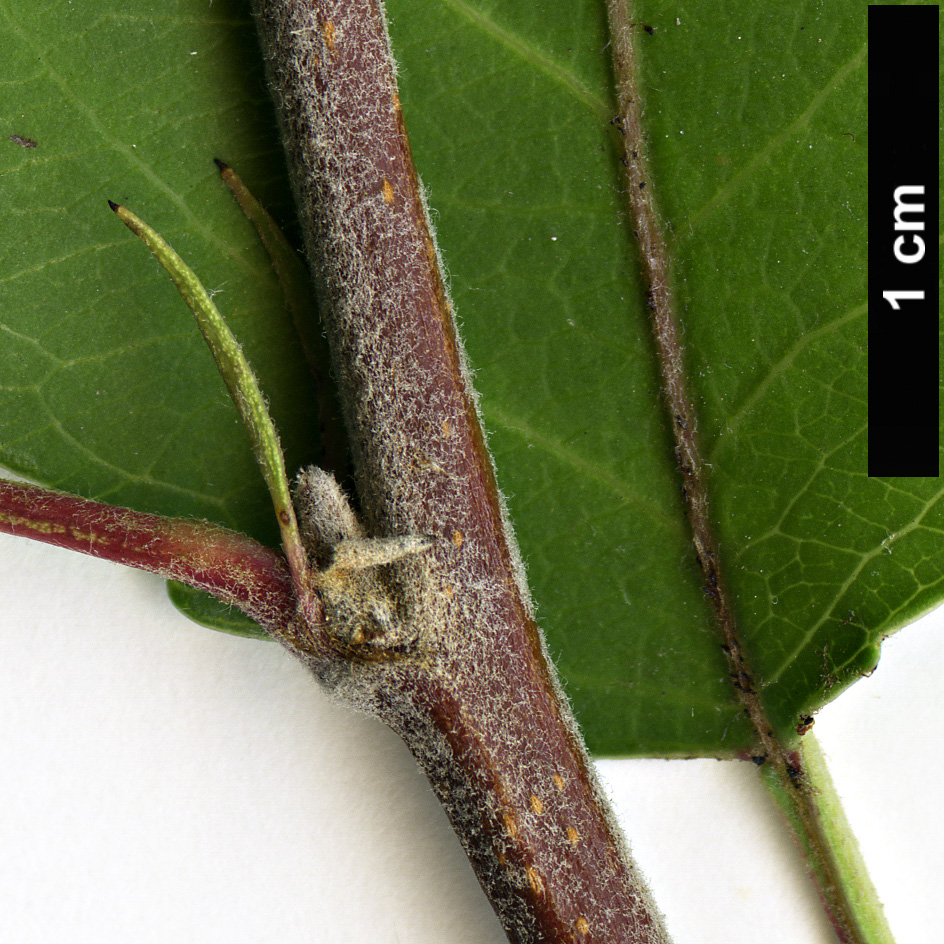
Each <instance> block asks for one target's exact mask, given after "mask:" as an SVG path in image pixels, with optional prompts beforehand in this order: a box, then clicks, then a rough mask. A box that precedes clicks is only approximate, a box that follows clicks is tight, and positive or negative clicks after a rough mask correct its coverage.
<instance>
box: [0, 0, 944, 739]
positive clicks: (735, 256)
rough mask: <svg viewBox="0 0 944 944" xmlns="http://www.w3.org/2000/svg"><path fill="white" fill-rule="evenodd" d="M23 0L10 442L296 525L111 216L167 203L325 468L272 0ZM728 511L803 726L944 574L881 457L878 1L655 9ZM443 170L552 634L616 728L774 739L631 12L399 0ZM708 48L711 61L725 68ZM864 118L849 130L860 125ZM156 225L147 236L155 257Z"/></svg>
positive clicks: (776, 699) (282, 411)
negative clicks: (677, 432) (639, 192)
mask: <svg viewBox="0 0 944 944" xmlns="http://www.w3.org/2000/svg"><path fill="white" fill-rule="evenodd" d="M127 6H128V5H127V4H119V3H115V2H102V3H98V4H96V5H95V9H94V11H89V10H87V9H85V8H84V7H82V8H80V9H76V10H73V9H72V7H71V5H70V6H68V7H66V6H65V5H63V4H61V3H51V2H49V3H36V2H32V3H29V4H27V3H26V2H25V0H15V2H10V3H8V4H7V5H6V6H5V7H4V8H2V10H0V30H2V32H3V39H2V42H3V47H4V48H5V49H7V50H10V52H9V54H8V65H7V70H6V71H7V84H6V86H5V87H4V88H5V91H4V93H3V95H2V97H0V114H2V116H3V124H4V127H9V129H10V133H16V134H19V135H21V136H23V137H29V138H32V139H34V140H36V141H37V142H38V147H36V148H34V149H24V148H22V147H20V146H18V145H17V144H15V143H14V142H11V141H2V142H0V144H4V145H5V146H3V147H0V174H3V180H4V185H5V196H6V204H7V206H9V207H12V208H14V209H13V212H12V214H8V217H7V222H6V224H5V225H4V227H3V232H2V235H0V239H2V247H3V248H2V251H0V293H2V297H0V343H2V345H3V357H2V360H0V443H2V461H4V462H5V463H6V464H7V465H8V466H10V467H11V468H14V469H16V470H18V471H21V472H24V473H26V474H29V475H31V476H33V477H37V478H42V479H43V480H44V481H49V482H51V483H52V484H55V485H56V486H58V487H60V488H68V489H70V490H73V491H78V492H80V493H82V494H87V495H94V496H95V497H99V498H103V499H106V500H109V501H112V502H116V503H123V504H129V505H133V506H135V507H140V508H144V509H147V510H151V511H160V512H164V513H169V514H178V515H179V514H193V515H199V516H202V517H208V518H210V519H212V520H216V521H220V522H221V523H223V524H226V525H228V526H230V527H240V528H243V529H244V530H247V531H249V532H250V533H252V534H253V535H254V536H257V537H260V538H262V539H265V540H268V541H269V542H271V543H274V542H275V541H276V535H275V527H274V524H270V523H269V521H268V519H269V518H270V517H271V516H270V515H269V514H268V512H267V509H266V504H267V498H266V493H265V487H264V484H263V483H262V479H261V477H260V476H259V475H258V472H257V471H256V470H255V468H254V465H253V463H252V458H251V453H250V450H249V446H248V442H247V440H246V438H245V436H244V434H243V433H242V431H241V429H240V427H239V425H238V420H237V418H236V416H235V410H233V408H232V407H231V406H230V405H229V403H228V401H227V400H226V396H225V392H224V390H223V388H222V384H221V383H220V381H219V378H218V376H217V375H216V372H215V368H214V366H213V364H212V361H211V359H210V358H209V355H208V354H206V352H205V351H204V350H203V349H202V347H201V341H200V339H199V338H198V337H195V332H194V331H193V330H192V328H191V325H190V323H189V318H188V316H187V314H186V312H184V311H183V310H182V309H183V306H182V305H181V304H180V302H179V300H178V299H177V298H176V295H175V293H174V291H173V288H172V287H171V286H170V285H169V283H166V282H165V280H164V279H163V278H162V277H161V275H160V273H159V272H157V271H155V267H153V265H152V264H151V262H150V260H149V259H147V258H141V257H142V256H144V255H146V254H143V253H141V252H140V247H137V246H135V245H133V242H132V241H130V240H127V239H126V238H122V237H124V234H123V233H121V232H118V233H116V232H115V227H114V221H113V220H112V219H111V214H110V213H109V212H108V210H107V207H106V205H105V202H104V201H105V199H106V198H111V199H114V200H121V201H122V202H127V203H129V204H130V205H132V206H134V208H135V209H136V210H137V211H138V212H140V213H141V214H142V215H146V216H147V218H148V219H149V221H150V222H151V223H152V225H154V226H155V227H156V228H158V229H159V230H160V231H161V232H162V233H163V234H164V235H165V236H166V237H167V239H168V240H169V241H170V242H172V243H173V244H174V245H175V246H176V248H177V249H178V250H179V251H180V252H181V253H182V254H183V255H185V256H186V258H187V260H188V262H189V263H190V264H191V265H192V266H193V268H194V269H195V270H196V271H197V272H198V274H199V275H200V277H201V279H202V280H203V281H204V282H205V283H206V284H207V285H209V286H211V287H214V286H215V287H220V288H223V290H224V291H223V294H221V295H220V296H219V297H218V299H217V301H218V303H219V306H220V308H221V310H222V311H223V313H224V315H225V317H226V318H227V320H228V321H229V323H230V325H231V326H232V328H233V330H234V333H235V334H236V336H237V337H238V338H239V340H240V342H241V343H242V344H243V347H244V349H245V350H246V353H247V355H248V357H249V359H250V361H251V362H252V364H253V366H254V368H255V369H256V372H257V374H258V375H259V378H260V383H261V385H262V388H263V390H264V391H265V393H266V395H267V397H268V398H269V401H270V405H271V407H272V412H273V415H274V417H275V420H276V424H277V426H278V427H279V431H280V435H281V438H282V441H283V444H284V445H285V446H286V448H287V452H288V466H289V468H290V469H292V468H297V467H299V466H300V465H302V464H303V463H306V462H310V461H312V460H313V459H314V458H315V457H316V447H315V446H314V445H313V441H314V438H315V436H314V431H315V430H316V429H317V418H316V416H315V411H314V407H313V406H311V404H313V402H314V393H313V389H312V387H311V385H310V384H309V382H308V380H307V377H306V373H305V368H304V366H303V364H302V361H301V357H300V355H299V354H298V353H297V351H296V348H295V346H294V345H293V342H292V340H291V329H290V325H289V321H288V318H287V316H286V315H285V314H284V313H283V312H282V305H281V302H280V299H279V293H278V289H277V287H276V284H275V281H274V278H273V277H272V275H271V273H270V271H269V266H268V263H267V262H266V261H265V258H264V254H263V252H262V250H261V248H260V247H259V246H258V245H257V243H256V239H255V236H254V234H253V233H252V231H251V229H250V227H249V226H248V224H247V223H246V222H245V221H244V220H243V219H241V217H240V214H239V211H238V209H237V208H236V207H235V205H234V204H233V202H232V200H231V199H230V197H229V195H228V193H226V192H225V190H224V188H223V186H222V184H220V183H219V182H218V179H217V175H216V172H215V169H214V168H213V165H212V163H211V158H212V157H215V156H219V157H222V158H224V159H226V161H227V162H228V163H230V164H231V165H232V166H233V167H234V168H236V170H238V172H239V173H240V175H241V176H242V177H243V179H244V180H245V181H246V183H247V184H248V185H249V186H250V187H251V188H252V189H253V190H254V192H256V194H257V196H260V197H261V198H262V200H263V202H264V203H265V204H267V205H268V206H269V207H270V209H274V210H275V212H276V215H277V216H280V217H281V218H282V220H283V221H284V220H285V219H286V218H288V217H289V209H288V198H287V192H286V187H285V183H284V172H283V168H282V158H281V156H280V154H279V145H278V137H277V133H276V131H275V129H274V125H273V121H272V117H271V112H270V108H269V105H268V103H267V101H266V97H265V94H264V91H263V88H262V84H261V64H260V62H259V56H258V52H257V51H256V49H255V40H254V37H253V35H252V28H251V23H250V22H249V19H248V17H247V15H246V11H245V8H244V6H243V5H242V4H240V3H236V2H230V3H219V2H217V3H214V4H213V5H212V6H210V7H208V6H207V5H206V4H205V3H203V2H200V3H197V2H196V0H179V2H177V3H176V4H165V5H163V6H162V7H161V12H160V15H158V16H152V15H150V14H147V15H145V14H143V13H141V14H136V13H130V14H129V12H128V10H127ZM636 7H637V19H638V20H639V21H640V22H643V23H646V24H647V25H651V26H653V28H654V32H653V34H652V35H649V34H648V33H647V32H641V33H640V35H639V37H638V40H639V44H640V49H641V58H642V61H643V64H644V68H645V76H644V80H643V86H644V88H645V94H646V111H645V116H646V122H647V127H648V133H649V141H650V148H651V151H652V171H653V175H654V180H653V181H652V185H653V187H654V188H655V191H656V196H657V200H658V202H659V205H660V207H661V211H662V213H663V215H664V217H665V220H666V223H667V226H668V227H669V231H670V234H671V239H672V250H673V253H674V255H675V259H676V274H675V287H676V291H677V294H678V297H679V300H680V302H681V306H680V307H681V309H682V312H683V322H684V329H685V340H686V344H687V349H688V360H689V374H690V377H691V382H692V387H693V392H694V394H695V396H696V399H697V404H696V405H697V409H698V412H699V415H700V433H701V436H702V442H703V446H704V451H705V453H706V455H707V456H708V459H709V461H710V463H711V468H712V478H711V490H712V496H713V505H712V513H713V516H714V518H715V520H716V521H717V527H718V531H719V535H720V537H721V540H722V545H723V555H724V556H723V562H722V563H723V566H724V572H725V575H726V579H727V581H728V583H729V585H730V586H731V589H732V590H733V591H734V594H735V597H736V604H737V616H738V618H739V620H740V622H741V625H742V627H743V632H744V636H745V638H746V640H747V642H748V644H749V646H750V649H751V654H752V656H753V658H754V661H755V663H756V665H757V668H758V670H759V672H758V674H759V676H760V677H761V678H762V679H764V680H766V683H767V685H766V688H765V692H764V696H765V700H766V702H767V705H768V708H769V711H770V712H771V715H772V716H773V718H774V721H775V723H776V724H777V725H778V727H780V728H781V729H782V730H783V731H786V732H790V731H792V730H793V728H794V726H795V725H796V723H797V721H798V719H799V717H800V716H801V715H803V714H806V713H808V712H809V711H811V710H813V709H815V707H817V706H818V705H819V704H822V703H823V702H824V701H825V700H827V699H828V698H830V697H832V696H833V695H835V694H836V692H837V691H838V690H839V689H841V687H842V686H843V685H845V684H848V683H849V682H850V681H854V680H855V679H856V678H857V677H859V675H860V674H863V673H865V672H868V671H870V670H871V668H872V667H873V666H874V664H875V661H876V659H877V656H878V648H877V647H878V643H879V641H880V639H881V638H882V636H883V635H885V634H887V633H889V632H892V631H893V630H894V629H896V628H898V627H899V626H901V625H903V624H904V623H905V622H907V621H908V620H910V619H912V618H913V617H914V616H916V615H917V614H919V613H920V612H923V611H924V610H926V609H928V608H929V607H931V606H932V605H933V604H934V603H936V602H938V601H939V600H940V598H941V595H942V587H944V585H942V579H944V573H942V570H944V563H942V559H941V555H938V554H935V553H934V552H935V550H936V545H937V543H938V541H937V535H938V532H939V529H940V526H941V523H940V520H939V519H940V516H941V511H940V504H939V502H937V497H938V493H939V489H938V484H937V481H936V480H926V479H908V480H870V479H868V478H867V476H866V465H865V422H866V413H865V391H866V374H865V371H866V360H865V356H864V351H865V344H866V310H865V251H866V219H865V200H866V193H865V181H866V147H867V140H868V134H867V126H866V113H865V75H866V73H865V69H866V59H865V52H864V43H865V18H864V16H863V15H862V5H861V4H853V3H852V2H850V0H843V2H840V3H837V4H832V5H830V7H829V9H828V15H827V13H826V12H824V11H823V10H821V8H819V7H815V8H814V7H810V8H809V9H807V8H806V7H801V8H799V9H795V8H791V9H790V11H788V12H786V13H785V11H783V10H780V9H777V10H773V9H770V8H768V7H766V6H763V5H757V4H751V3H748V2H744V0H731V2H728V3H726V4H704V3H699V4H691V5H690V6H685V5H684V4H683V5H679V6H677V7H676V8H674V9H673V10H672V11H671V13H670V14H666V12H665V11H664V9H663V8H662V7H660V6H658V5H654V4H649V3H641V4H637V5H636ZM388 9H389V13H390V17H391V30H392V34H393V41H394V46H395V49H396V50H397V54H398V57H399V59H400V64H401V70H400V78H401V87H402V98H403V101H404V109H405V116H406V121H407V126H408V129H409V131H410V135H411V140H412V144H413V149H414V154H415V157H416V160H417V164H418V167H419V170H420V173H421V175H422V177H423V180H424V182H425V184H426V185H427V186H428V188H429V191H430V202H431V205H432V206H433V207H434V214H435V218H436V223H437V226H438V236H439V243H440V246H441V248H442V250H443V252H444V255H445V258H446V263H447V266H448V268H449V270H450V276H451V283H452V293H453V297H454V299H455V302H456V307H457V310H458V314H459V318H460V322H461V326H462V331H463V335H464V337H465V340H466V344H467V346H468V349H469V353H470V356H471V361H472V363H473V365H474V366H475V368H476V371H477V374H476V383H477V386H478V389H479V391H480V394H481V403H482V409H483V413H484V416H485V420H486V424H487V426H488V428H489V432H490V443H491V446H492V449H493V452H494V454H495V457H496V462H497V466H498V475H499V480H500V482H501V484H502V486H503V488H504V490H505V492H506V494H507V496H508V498H509V505H510V508H511V512H512V516H513V518H514V520H515V523H516V527H517V530H518V534H519V538H520V541H521V544H522V549H523V552H524V556H525V559H526V561H527V564H528V568H529V576H530V579H531V583H532V586H533V588H534V592H535V596H536V598H537V603H538V612H539V616H540V618H541V622H542V624H543V625H544V626H545V628H546V631H547V633H548V636H549V640H550V645H551V649H552V651H553V654H554V655H555V657H556V658H557V660H558V663H559V666H560V669H561V672H562V674H563V676H564V679H565V683H566V687H567V690H568V692H569V694H570V696H571V697H572V699H573V701H574V703H575V707H576V710H577V713H578V715H579V717H580V720H581V723H582V725H583V728H584V732H585V734H586V736H587V738H588V742H589V744H590V747H591V749H592V750H595V751H597V752H600V753H610V754H612V753H636V754H657V755H690V754H700V755H709V756H712V755H714V756H730V755H731V754H732V753H734V752H736V751H738V750H739V749H742V748H744V747H745V746H746V744H747V742H748V738H749V732H748V731H747V728H746V725H745V724H744V723H743V721H742V720H741V718H740V715H739V709H738V707H737V706H736V704H735V702H734V699H733V696H732V692H731V687H730V683H729V681H728V679H727V676H726V668H725V662H724V659H723V658H722V653H721V652H720V648H719V644H718V641H717V639H716V637H715V635H714V633H713V630H712V627H711V618H710V614H709V609H708V607H707V606H706V603H705V596H704V592H703V590H702V586H701V583H702V578H701V576H700V573H699V571H698V569H697V567H696V564H695V561H694V556H693V553H692V551H691V548H690V537H689V533H688V529H687V526H686V523H685V518H684V509H683V504H682V500H681V496H680V493H679V481H678V478H677V474H676V469H675V463H674V458H673V449H672V445H671V440H670V436H669V432H668V430H667V423H666V419H665V417H664V416H663V408H662V405H661V402H660V396H659V391H658V383H657V370H656V366H655V361H654V356H653V350H652V343H651V340H650V336H649V328H648V324H647V321H646V307H645V304H644V298H643V290H642V288H641V286H640V284H639V280H638V276H637V268H638V267H637V264H636V260H635V256H634V252H635V250H634V242H633V238H632V233H631V231H630V227H629V226H628V225H627V223H626V218H625V210H624V204H623V199H622V195H621V192H620V191H621V186H622V184H621V177H620V164H619V152H618V135H617V133H616V131H615V130H614V128H613V127H612V125H611V124H610V123H609V119H610V118H611V116H612V115H613V114H615V108H614V105H613V95H612V92H611V85H612V80H611V75H610V66H609V59H608V51H607V48H606V46H607V36H606V32H605V15H604V6H603V4H602V2H593V3H589V2H587V3H572V2H571V3H563V2H560V3H556V4H544V5H541V6H540V7H539V6H535V5H533V4H522V3H512V2H510V0H504V2H500V0H493V2H491V3H487V2H475V3H473V2H471V0H449V2H446V3H441V4H429V3H421V2H418V0H396V2H394V0H390V2H389V4H388ZM706 50H710V52H711V54H710V55H707V54H706ZM853 136H854V137H853ZM129 243H131V244H130V245H129Z"/></svg>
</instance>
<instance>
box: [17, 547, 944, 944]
mask: <svg viewBox="0 0 944 944" xmlns="http://www.w3.org/2000/svg"><path fill="white" fill-rule="evenodd" d="M0 594H2V601H3V606H2V609H0V614H2V615H0V940H2V941H4V942H9V944H50V942H69V944H84V942H92V941H94V942H95V944H112V942H116V944H117V942H121V944H127V942H133V944H150V942H154V944H158V942H159V944H187V942H200V944H216V942H219V944H223V942H226V944H249V942H263V941H264V942H279V944H295V942H305V944H312V942H324V944H503V942H504V941H505V938H504V936H503V934H502V932H501V930H500V928H499V926H498V924H497V921H496V919H495V918H494V916H493V915H492V912H491V908H490V906H489V904H488V903H487V901H486V899H485V897H484V896H483V894H482V893H481V891H480V890H479V888H478V885H477V883H476V881H475V879H474V877H473V876H472V873H471V870H470V869H469V866H468V865H467V863H466V861H465V859H464V856H463V854H462V852H461V850H460V849H459V846H458V843H457V841H456V840H455V838H454V836H453V835H452V834H451V832H450V830H449V827H448V825H447V823H446V821H445V818H444V817H443V815H442V813H441V812H440V810H439V807H438V804H437V802H436V801H435V799H434V798H433V796H432V794H431V793H430V791H429V789H428V787H427V786H426V783H425V780H424V779H423V777H422V775H421V774H420V773H419V772H418V771H417V770H416V769H415V768H414V766H413V763H412V760H411V759H410V758H409V756H408V755H407V753H406V750H405V748H403V747H402V745H401V744H400V742H399V741H398V740H397V739H396V738H395V737H394V736H393V735H391V734H390V733H389V732H387V731H386V730H385V729H384V728H382V727H381V726H380V725H379V724H377V723H376V722H373V721H371V720H369V719H365V718H361V717H356V716H354V715H352V714H350V713H348V712H346V711H344V710H342V709H340V708H337V707H335V706H333V705H332V704H331V703H329V702H328V701H327V699H326V698H325V697H324V696H323V695H322V694H321V693H320V691H318V689H317V688H316V687H315V684H314V683H313V682H312V681H311V680H310V679H309V677H308V676H307V675H306V673H305V672H304V670H303V669H302V668H301V667H300V666H298V665H296V664H295V663H294V662H293V661H292V660H291V659H290V658H289V657H288V656H287V655H286V654H285V653H283V651H282V650H281V649H280V648H279V647H278V646H277V645H275V644H269V643H264V642H257V641H253V640H244V639H238V638H234V637H230V636H225V635H222V634H219V633H215V632H212V631H210V630H206V629H201V628H200V627H198V626H195V625H194V624H192V623H190V622H188V621H187V620H186V619H184V618H183V617H181V616H180V615H179V614H177V612H176V611H175V610H174V609H173V607H172V606H171V605H170V604H169V602H168V601H167V599H166V596H165V592H164V587H163V583H162V581H160V580H158V579H156V578H154V577H151V576H149V575H146V574H142V573H140V572H136V571H131V570H127V569H125V568H121V567H117V566H114V565H111V564H106V563H103V562H100V561H94V560H91V559H89V558H85V557H81V556H79V555H76V554H72V553H69V552H64V551H58V550H55V549H52V548H48V547H44V546H41V545H38V544H35V543H33V542H30V541H26V540H21V539H15V538H10V537H6V536H0ZM933 619H934V618H933V617H932V618H931V620H933ZM931 620H926V621H924V623H923V624H921V625H917V626H913V627H909V628H907V629H905V630H904V631H902V632H901V633H900V634H898V635H896V636H895V637H893V638H892V639H890V640H889V641H888V642H887V643H886V644H885V654H884V657H883V660H882V663H881V665H880V666H879V669H878V671H877V672H876V673H875V674H874V675H873V676H872V677H871V678H868V679H864V680H863V681H861V682H859V683H858V684H857V685H856V686H855V687H854V688H853V689H852V690H850V691H849V692H847V693H846V694H845V695H843V696H841V697H840V698H839V699H838V701H837V702H836V703H835V704H833V705H831V706H829V707H828V708H827V709H825V710H824V711H822V712H821V713H820V715H819V716H818V717H817V721H816V726H815V729H814V730H815V733H816V734H817V736H818V737H819V738H820V741H821V743H822V745H823V747H824V749H825V751H826V752H827V755H828V756H829V758H830V761H831V769H832V772H833V775H834V777H835V779H836V781H837V784H838V786H839V789H840V792H841V794H842V795H843V797H844V798H845V801H846V809H847V813H848V815H849V817H850V819H851V820H852V822H853V825H854V826H855V828H856V831H857V833H858V835H859V839H860V842H861V843H862V845H863V848H864V851H865V855H866V858H867V860H868V862H869V865H870V868H871V870H872V875H873V878H874V879H875V882H876V884H877V885H878V887H879V889H880V891H881V893H882V897H883V899H884V901H885V903H886V911H887V914H888V916H889V919H890V922H891V924H892V927H893V929H894V931H895V933H896V935H897V942H898V944H929V942H933V941H935V940H939V939H940V938H939V936H938V935H939V932H940V928H941V927H942V926H944V896H942V895H941V891H940V889H941V882H942V880H944V857H942V849H944V829H942V820H944V816H942V813H941V801H942V787H941V784H942V774H944V762H942V757H944V736H942V728H941V718H942V716H944V711H942V709H944V695H942V689H944V684H942V682H944V645H942V636H941V628H940V627H941V618H940V617H938V618H937V620H936V623H935V622H933V621H931ZM599 766H600V770H601V771H602V774H603V776H604V778H605V780H606V782H607V785H608V787H609V789H610V791H611V795H612V797H613V800H614V802H615V804H616V807H617V811H618V815H619V817H620V819H621V822H622V824H623V828H624V829H625V831H626V833H627V834H628V835H629V837H630V841H631V843H632V846H633V851H634V854H635V857H636V859H637V860H638V861H639V863H640V864H641V866H642V868H643V870H644V872H645V873H646V874H647V875H648V876H649V879H650V882H651V884H652V886H653V889H654V892H655V896H656V899H657V901H658V902H659V904H660V906H661V908H662V909H663V910H664V912H665V913H666V916H667V922H668V926H669V930H670V932H671V933H672V935H673V937H674V939H675V941H676V944H742V942H743V944H748V942H750V944H756V942H757V941H763V942H764V944H835V938H834V937H832V935H831V931H830V930H829V928H828V926H827V925H826V923H825V920H824V918H823V917H822V915H821V911H820V908H819V905H818V902H817V899H816V897H815V893H814V892H813V891H812V890H811V886H809V884H808V882H807V879H806V878H805V875H804V871H803V865H802V862H801V860H800V858H799V856H798V854H797V853H796V852H795V851H794V850H793V848H792V846H791V844H790V841H789V840H788V839H786V838H785V833H784V830H783V829H782V827H781V825H780V822H779V820H778V814H777V813H776V812H775V810H774V809H773V806H772V804H771V802H770V801H769V800H768V799H767V796H766V794H765V793H764V791H763V788H762V787H761V786H760V784H759V781H758V779H757V776H756V773H755V771H754V768H753V766H752V765H749V764H739V763H731V762H728V763H720V762H717V761H655V760H653V761H602V762H601V763H600V765H599Z"/></svg>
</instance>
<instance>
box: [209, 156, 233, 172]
mask: <svg viewBox="0 0 944 944" xmlns="http://www.w3.org/2000/svg"><path fill="white" fill-rule="evenodd" d="M213 163H214V164H216V166H217V167H218V168H219V169H220V173H221V174H225V173H226V171H228V170H229V164H227V163H226V161H221V160H220V159H219V158H218V157H214V158H213Z"/></svg>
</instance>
